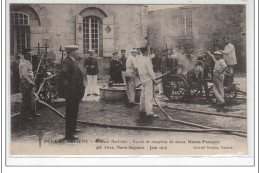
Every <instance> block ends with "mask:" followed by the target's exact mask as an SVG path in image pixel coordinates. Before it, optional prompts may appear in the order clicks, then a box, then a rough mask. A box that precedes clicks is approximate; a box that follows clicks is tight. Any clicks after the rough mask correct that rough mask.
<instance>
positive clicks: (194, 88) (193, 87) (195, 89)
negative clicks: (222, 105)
mask: <svg viewBox="0 0 260 173" xmlns="http://www.w3.org/2000/svg"><path fill="white" fill-rule="evenodd" d="M189 86H190V95H191V96H192V97H193V96H198V95H199V94H200V89H199V82H197V81H191V82H190V84H189Z"/></svg>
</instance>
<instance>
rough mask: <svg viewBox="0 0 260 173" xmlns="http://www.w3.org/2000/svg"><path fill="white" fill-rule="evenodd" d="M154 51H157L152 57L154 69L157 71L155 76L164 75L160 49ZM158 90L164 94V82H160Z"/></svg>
mask: <svg viewBox="0 0 260 173" xmlns="http://www.w3.org/2000/svg"><path fill="white" fill-rule="evenodd" d="M154 53H155V54H154V58H152V64H153V71H154V73H155V77H159V76H161V75H162V73H161V65H162V58H161V57H160V55H159V50H158V49H155V52H154ZM158 92H159V94H162V83H159V84H158Z"/></svg>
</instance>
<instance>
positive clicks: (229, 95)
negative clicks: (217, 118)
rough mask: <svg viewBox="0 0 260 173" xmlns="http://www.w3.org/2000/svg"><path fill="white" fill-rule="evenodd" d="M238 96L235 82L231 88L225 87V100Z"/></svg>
mask: <svg viewBox="0 0 260 173" xmlns="http://www.w3.org/2000/svg"><path fill="white" fill-rule="evenodd" d="M236 97H237V89H236V86H235V85H234V84H232V85H231V87H230V90H227V88H226V87H225V100H226V101H230V100H233V99H235V98H236Z"/></svg>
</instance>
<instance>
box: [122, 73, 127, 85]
mask: <svg viewBox="0 0 260 173" xmlns="http://www.w3.org/2000/svg"><path fill="white" fill-rule="evenodd" d="M125 77H126V72H125V71H122V78H123V81H124V83H126V81H125Z"/></svg>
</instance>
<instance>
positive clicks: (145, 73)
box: [137, 48, 159, 124]
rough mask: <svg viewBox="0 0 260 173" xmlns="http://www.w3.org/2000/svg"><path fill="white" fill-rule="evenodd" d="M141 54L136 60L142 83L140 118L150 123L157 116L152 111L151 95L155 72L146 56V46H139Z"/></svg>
mask: <svg viewBox="0 0 260 173" xmlns="http://www.w3.org/2000/svg"><path fill="white" fill-rule="evenodd" d="M141 52H142V54H143V56H140V57H139V58H138V60H137V68H138V73H139V77H140V81H141V84H142V86H141V87H142V92H141V98H140V120H141V122H144V123H148V124H150V123H152V118H153V117H154V118H155V117H159V116H158V115H155V114H154V112H153V96H154V84H155V74H154V71H153V65H152V63H151V60H150V58H149V56H148V50H147V48H141Z"/></svg>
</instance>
